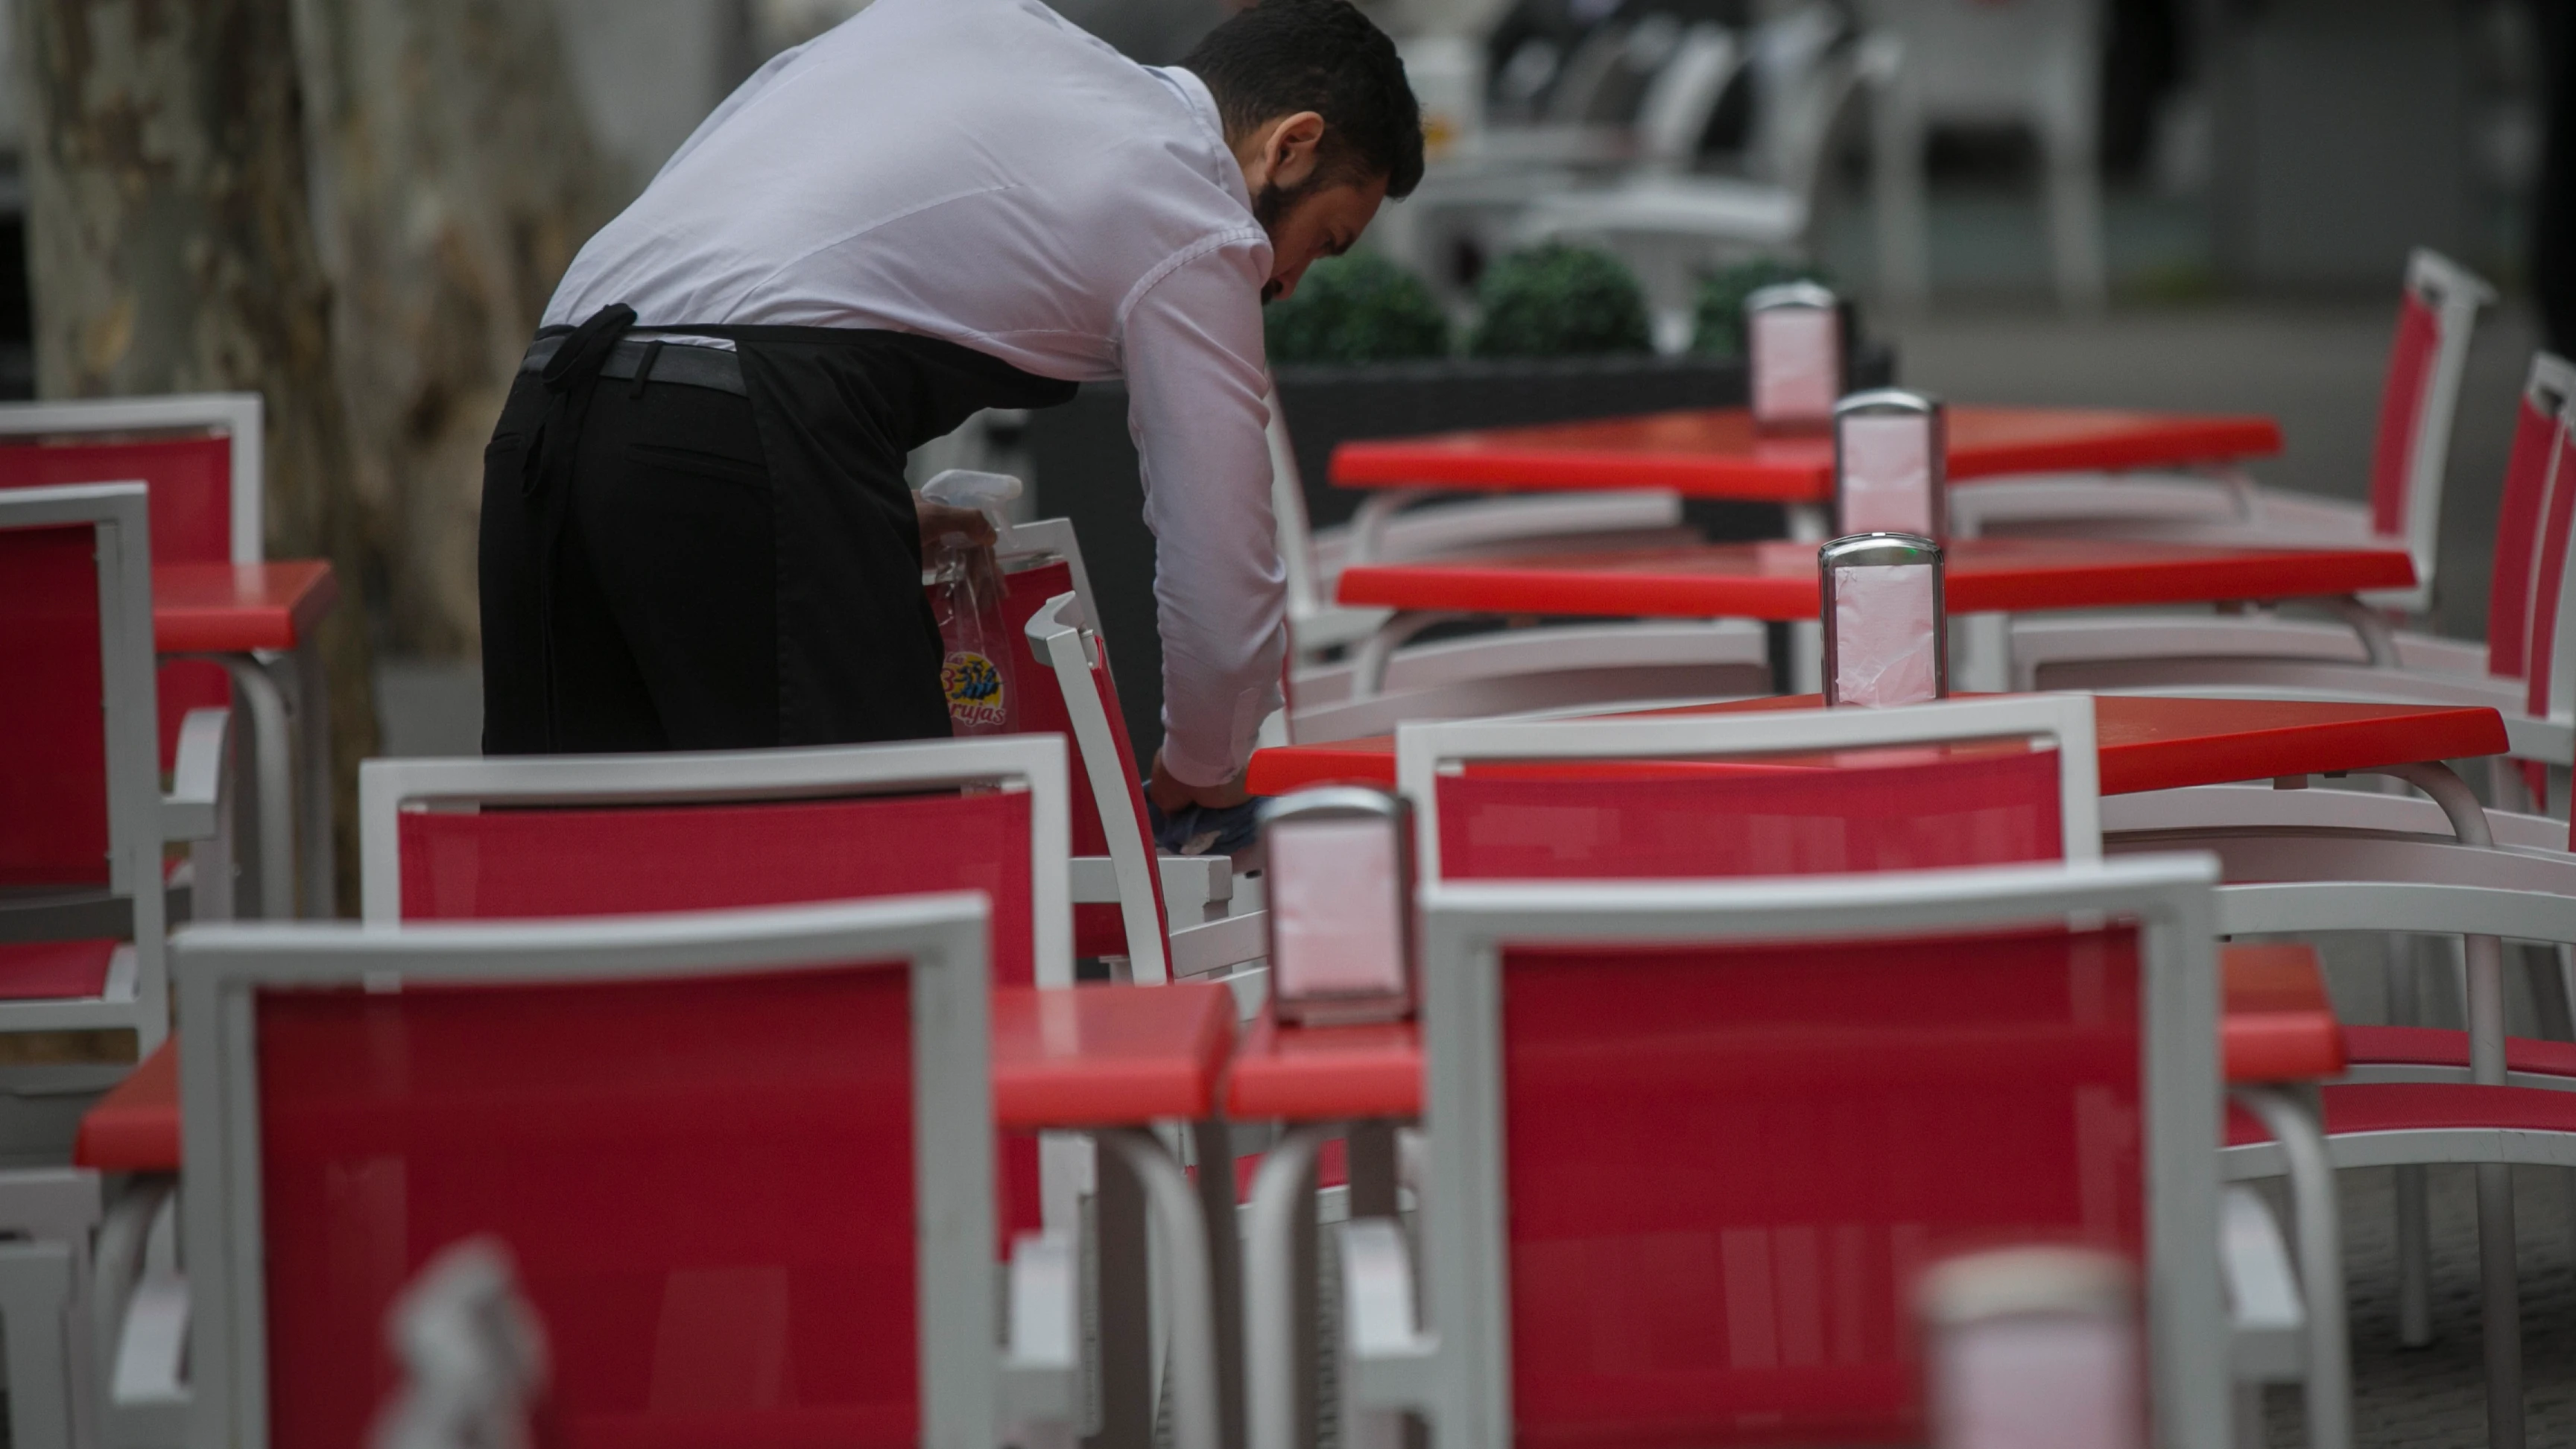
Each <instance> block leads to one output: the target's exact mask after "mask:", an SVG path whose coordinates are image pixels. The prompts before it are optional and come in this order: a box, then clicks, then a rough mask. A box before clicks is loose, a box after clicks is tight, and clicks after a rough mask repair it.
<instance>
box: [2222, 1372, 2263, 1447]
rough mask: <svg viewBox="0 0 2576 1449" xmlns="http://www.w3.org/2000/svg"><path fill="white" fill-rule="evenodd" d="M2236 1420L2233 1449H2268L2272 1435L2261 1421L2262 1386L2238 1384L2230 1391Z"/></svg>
mask: <svg viewBox="0 0 2576 1449" xmlns="http://www.w3.org/2000/svg"><path fill="white" fill-rule="evenodd" d="M2230 1398H2231V1399H2232V1400H2233V1403H2232V1405H2231V1407H2232V1408H2233V1409H2234V1417H2235V1420H2236V1433H2235V1435H2234V1439H2235V1444H2234V1449H2270V1444H2271V1441H2272V1435H2271V1430H2270V1427H2269V1426H2268V1425H2267V1424H2265V1422H2264V1419H2263V1386H2262V1385H2261V1384H2249V1383H2239V1384H2237V1385H2236V1386H2235V1387H2234V1388H2233V1389H2232V1390H2230Z"/></svg>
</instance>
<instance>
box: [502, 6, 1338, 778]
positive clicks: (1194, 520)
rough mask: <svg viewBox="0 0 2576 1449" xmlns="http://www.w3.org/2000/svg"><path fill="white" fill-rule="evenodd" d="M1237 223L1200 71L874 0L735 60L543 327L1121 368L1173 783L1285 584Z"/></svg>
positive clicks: (1263, 667)
mask: <svg viewBox="0 0 2576 1449" xmlns="http://www.w3.org/2000/svg"><path fill="white" fill-rule="evenodd" d="M1270 265H1271V251H1270V240H1269V237H1268V236H1267V235H1266V234H1265V233H1264V232H1263V231H1262V229H1261V227H1260V225H1259V224H1258V223H1257V222H1256V221H1255V220H1254V219H1253V215H1252V204H1251V198H1250V196H1249V194H1248V192H1247V191H1246V188H1245V184H1244V179H1243V171H1242V168H1241V167H1240V166H1239V165H1237V163H1236V162H1235V159H1234V155H1233V153H1232V152H1230V151H1229V150H1227V149H1226V145H1225V132H1224V127H1223V125H1222V124H1221V122H1220V121H1219V118H1218V115H1217V109H1216V103H1215V101H1214V100H1213V99H1212V98H1211V97H1210V96H1209V94H1208V90H1207V87H1206V86H1205V85H1203V84H1201V83H1200V81H1199V79H1198V77H1196V76H1194V75H1191V74H1190V73H1189V72H1187V71H1184V70H1178V69H1154V68H1150V67H1146V66H1140V65H1137V64H1136V63H1134V62H1133V61H1130V60H1128V59H1127V58H1125V57H1124V56H1121V55H1120V54H1118V52H1117V51H1115V50H1112V49H1111V48H1110V47H1109V46H1107V45H1105V44H1103V43H1102V42H1100V41H1098V40H1095V39H1093V38H1092V37H1091V36H1089V35H1086V34H1084V33H1083V32H1082V31H1080V30H1078V29H1076V28H1075V27H1074V26H1073V25H1072V24H1071V23H1069V22H1067V21H1066V20H1064V19H1063V18H1061V17H1059V16H1057V15H1056V14H1055V13H1054V12H1052V11H1050V10H1048V9H1047V8H1046V7H1045V6H1043V5H1041V4H1039V3H1038V0H876V3H875V4H873V5H871V6H869V7H868V8H867V9H866V10H864V11H861V12H860V13H859V14H858V15H857V16H856V17H854V18H853V19H851V20H849V21H848V22H846V23H844V24H842V25H841V26H839V27H837V28H836V29H834V30H832V31H830V32H828V33H827V34H825V35H823V36H822V37H820V38H819V39H816V40H814V41H812V42H811V43H809V44H806V45H803V46H800V47H798V48H797V49H795V50H791V51H788V52H786V53H785V54H783V55H780V56H779V57H778V58H777V59H775V60H773V61H771V62H770V63H769V64H768V65H766V66H763V67H762V68H761V69H760V71H759V73H758V74H756V75H754V76H753V77H752V78H751V79H750V80H748V81H746V82H744V83H743V86H742V88H741V89H740V90H738V91H736V92H734V94H733V95H732V96H731V97H730V98H729V99H727V100H726V101H725V103H724V104H723V105H722V106H719V107H718V108H717V109H716V112H715V114H713V115H711V116H709V117H708V118H707V119H706V122H705V123H704V124H703V125H701V126H699V127H698V129H697V132H696V134H694V135H692V136H691V137H690V138H689V139H688V141H687V142H686V143H685V144H683V145H682V146H681V147H680V149H679V151H678V153H677V154H675V155H673V156H672V158H671V160H670V161H669V163H667V164H666V165H664V167H663V168H662V172H661V174H660V175H658V176H656V177H655V178H654V179H653V184H652V185H651V186H649V187H647V188H646V189H645V192H644V194H643V196H642V197H640V198H638V199H637V200H636V202H635V204H634V205H632V206H630V207H628V208H627V209H626V211H625V213H624V214H622V215H620V216H619V217H618V218H617V219H616V220H615V221H612V222H610V223H609V224H608V225H607V227H605V228H604V229H602V230H601V231H600V233H599V234H598V235H597V236H595V237H593V238H591V240H590V243H589V244H588V245H587V246H585V247H583V248H582V250H581V254H580V255H579V256H578V257H576V258H575V259H574V260H573V264H572V269H571V270H570V271H569V272H568V273H566V274H565V277H564V280H563V285H562V286H561V287H559V288H558V289H557V290H556V292H555V296H554V300H553V302H552V303H551V304H549V305H548V307H547V308H546V317H545V320H546V322H547V323H548V324H549V325H558V324H575V323H578V322H580V321H581V320H582V319H583V318H585V317H588V316H589V315H590V314H591V313H593V312H595V311H597V310H598V309H600V308H601V307H605V306H608V305H610V304H612V303H616V302H624V303H626V304H627V305H629V306H631V307H633V308H634V309H635V312H636V316H637V325H638V326H641V327H646V328H661V329H677V330H681V331H685V329H686V328H687V326H688V325H689V324H692V323H696V324H702V325H706V324H725V325H736V326H742V325H762V324H766V325H795V326H808V327H849V328H884V329H891V330H894V331H899V332H913V333H921V334H924V335H927V336H931V337H939V338H944V339H946V340H948V341H951V342H955V343H958V344H961V345H963V346H966V347H971V348H974V349H976V350H977V351H980V352H985V353H989V354H991V355H993V356H995V357H998V358H1001V359H1002V360H1003V361H1005V362H1008V363H1011V364H1012V365H1014V366H1017V367H1019V368H1022V369H1024V370H1026V371H1028V372H1033V373H1036V374H1039V375H1040V376H1044V377H1052V378H1064V379H1071V380H1075V381H1083V382H1090V381H1099V380H1105V379H1110V378H1116V377H1121V376H1123V377H1125V378H1126V380H1127V389H1128V399H1129V402H1128V429H1129V431H1130V432H1131V433H1133V434H1134V435H1135V438H1136V443H1137V448H1138V451H1139V452H1140V453H1141V455H1142V458H1143V475H1144V476H1143V482H1144V493H1145V523H1146V526H1147V527H1149V528H1151V529H1152V530H1153V532H1154V536H1155V539H1156V550H1155V559H1156V567H1155V577H1154V595H1155V600H1156V603H1157V605H1158V608H1159V611H1160V616H1161V625H1162V636H1163V727H1164V739H1163V758H1164V761H1165V763H1166V764H1167V765H1168V766H1169V767H1170V768H1171V771H1172V773H1173V774H1174V775H1176V776H1178V777H1179V778H1181V779H1182V780H1184V781H1187V782H1189V783H1192V784H1199V785H1208V784H1214V783H1217V782H1218V781H1221V780H1224V779H1226V778H1228V777H1230V776H1231V775H1233V774H1234V773H1235V772H1236V771H1237V770H1240V769H1241V768H1242V767H1243V764H1244V762H1245V761H1246V760H1247V759H1248V758H1249V757H1250V754H1251V749H1252V738H1253V734H1254V732H1255V731H1256V730H1257V729H1258V728H1259V726H1260V723H1261V720H1262V719H1263V718H1264V716H1266V715H1267V714H1268V713H1269V712H1270V710H1271V709H1273V708H1274V707H1276V701H1277V698H1278V684H1279V664H1280V658H1281V655H1282V653H1283V651H1284V649H1285V647H1286V642H1287V634H1286V625H1285V623H1284V617H1285V600H1286V584H1285V576H1284V572H1283V570H1282V568H1281V565H1280V561H1279V549H1278V543H1277V539H1276V536H1275V533H1274V531H1273V523H1272V519H1271V512H1270V454H1269V448H1268V444H1267V442H1266V441H1265V439H1264V435H1263V429H1264V427H1265V426H1266V425H1267V423H1268V412H1267V410H1266V408H1265V405H1264V403H1263V397H1264V395H1265V393H1266V392H1267V390H1268V372H1267V369H1266V367H1265V365H1264V361H1263V357H1262V340H1261V305H1260V300H1261V299H1260V293H1261V287H1262V284H1263V283H1264V282H1265V281H1266V280H1267V279H1268V278H1269V276H1270Z"/></svg>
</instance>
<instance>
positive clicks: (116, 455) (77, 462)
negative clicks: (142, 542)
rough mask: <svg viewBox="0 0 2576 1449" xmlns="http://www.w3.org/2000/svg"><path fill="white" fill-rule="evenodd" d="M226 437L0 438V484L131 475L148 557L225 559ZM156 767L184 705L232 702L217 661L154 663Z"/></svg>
mask: <svg viewBox="0 0 2576 1449" xmlns="http://www.w3.org/2000/svg"><path fill="white" fill-rule="evenodd" d="M232 468H233V464H232V441H231V440H230V439H229V438H226V437H223V436H221V435H218V434H208V433H188V434H181V435H177V436H168V437H148V438H116V439H108V440H101V439H91V438H78V437H74V438H63V439H58V440H37V441H13V442H9V443H0V488H41V487H48V486H52V485H57V484H64V483H121V482H127V481H135V480H139V481H140V482H142V484H143V485H144V487H145V488H146V489H147V490H149V492H150V495H151V499H152V503H151V508H152V562H153V563H155V564H175V563H210V564H219V563H230V562H231V561H232V557H233V522H232V506H233V483H232ZM160 701H161V768H163V769H165V770H166V769H168V768H170V766H171V764H172V762H173V760H174V758H175V756H176V754H177V751H178V748H179V722H180V721H181V720H184V719H186V718H187V717H188V711H190V710H192V709H203V708H208V707H220V706H223V705H226V704H230V703H231V702H232V681H230V680H229V679H227V678H225V676H224V671H223V667H222V666H221V665H217V664H210V663H207V662H205V661H203V660H193V659H180V660H174V661H172V662H170V663H168V664H165V665H163V666H161V679H160Z"/></svg>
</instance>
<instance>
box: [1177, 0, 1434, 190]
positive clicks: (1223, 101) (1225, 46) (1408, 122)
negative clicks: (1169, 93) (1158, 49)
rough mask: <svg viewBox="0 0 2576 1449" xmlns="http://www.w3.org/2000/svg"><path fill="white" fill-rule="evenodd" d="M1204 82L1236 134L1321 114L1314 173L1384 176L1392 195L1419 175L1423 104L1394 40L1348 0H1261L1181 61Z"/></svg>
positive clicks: (1231, 135)
mask: <svg viewBox="0 0 2576 1449" xmlns="http://www.w3.org/2000/svg"><path fill="white" fill-rule="evenodd" d="M1181 68H1182V69H1184V70H1187V71H1188V72H1190V73H1191V74H1192V75H1195V76H1197V77H1198V78H1199V79H1200V80H1201V81H1203V82H1205V83H1206V84H1207V88H1208V92H1209V94H1211V95H1213V96H1215V97H1216V108H1217V113H1218V114H1219V115H1221V116H1223V117H1224V118H1225V133H1226V139H1227V140H1228V141H1229V142H1232V141H1235V140H1236V139H1238V138H1240V137H1242V136H1243V135H1245V134H1246V133H1248V132H1250V131H1252V130H1254V129H1255V128H1257V127H1259V126H1260V125H1261V124H1262V123H1263V122H1265V121H1273V120H1277V119H1278V118H1279V117H1281V116H1288V115H1294V114H1296V113H1297V112H1299V111H1313V112H1315V113H1316V114H1317V115H1319V116H1322V117H1323V118H1324V140H1323V143H1322V144H1321V145H1320V146H1318V147H1317V148H1316V162H1317V170H1316V175H1317V177H1318V178H1319V179H1320V178H1323V177H1326V176H1330V177H1331V178H1332V179H1333V180H1335V181H1337V182H1338V181H1341V180H1344V179H1348V178H1352V177H1355V176H1384V177H1385V178H1386V194H1387V195H1389V196H1405V195H1409V194H1410V193H1411V192H1412V190H1413V188H1414V187H1415V186H1417V185H1419V184H1420V183H1421V181H1422V107H1421V106H1420V105H1418V104H1416V103H1415V101H1414V99H1413V87H1412V86H1411V85H1409V84H1407V83H1406V82H1405V79H1404V62H1403V61H1401V60H1399V59H1397V58H1396V54H1395V42H1393V41H1391V40H1389V39H1387V38H1386V32H1385V31H1382V30H1380V29H1378V28H1377V26H1375V25H1374V24H1371V23H1370V21H1369V18H1368V17H1367V16H1365V15H1362V14H1361V13H1360V12H1359V10H1358V9H1357V7H1355V6H1353V5H1352V4H1351V3H1350V0H1260V3H1258V4H1256V5H1254V6H1252V7H1251V8H1250V9H1247V10H1244V11H1242V12H1240V13H1239V14H1237V15H1235V16H1234V17H1233V18H1232V19H1229V20H1227V21H1226V22H1225V23H1224V24H1223V25H1220V26H1218V27H1217V28H1216V29H1214V30H1212V31H1210V32H1209V33H1208V37H1207V39H1205V40H1202V41H1200V42H1199V43H1198V47H1197V48H1196V49H1195V50H1192V51H1191V52H1190V53H1189V56H1188V58H1186V59H1184V60H1183V61H1182V62H1181Z"/></svg>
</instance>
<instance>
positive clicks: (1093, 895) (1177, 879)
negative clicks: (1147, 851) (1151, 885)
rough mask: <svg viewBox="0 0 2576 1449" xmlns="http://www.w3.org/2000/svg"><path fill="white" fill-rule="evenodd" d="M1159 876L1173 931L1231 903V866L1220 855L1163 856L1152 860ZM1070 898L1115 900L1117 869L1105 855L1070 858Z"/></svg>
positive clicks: (1085, 902) (1081, 902)
mask: <svg viewBox="0 0 2576 1449" xmlns="http://www.w3.org/2000/svg"><path fill="white" fill-rule="evenodd" d="M1155 864H1156V865H1157V866H1158V867H1159V868H1160V869H1161V871H1162V875H1163V908H1164V909H1165V910H1167V911H1169V912H1171V916H1172V921H1173V925H1174V928H1175V929H1177V928H1178V926H1179V924H1180V922H1182V921H1184V920H1187V919H1189V918H1190V917H1192V916H1195V915H1201V914H1203V913H1204V911H1205V908H1206V907H1209V906H1218V907H1222V906H1223V905H1224V904H1225V903H1226V902H1228V901H1230V900H1233V899H1234V865H1233V862H1232V859H1231V858H1230V857H1228V856H1222V855H1163V856H1157V857H1156V858H1155ZM1071 881H1072V884H1071V895H1072V899H1073V902H1074V903H1075V904H1076V905H1106V904H1112V903H1115V902H1116V901H1117V900H1118V899H1119V896H1118V868H1117V865H1116V863H1115V862H1113V861H1112V860H1111V859H1110V858H1109V857H1108V856H1105V855H1077V856H1075V857H1073V869H1072V873H1071Z"/></svg>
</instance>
